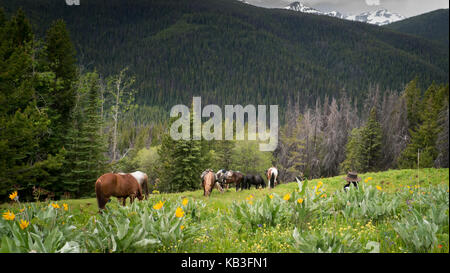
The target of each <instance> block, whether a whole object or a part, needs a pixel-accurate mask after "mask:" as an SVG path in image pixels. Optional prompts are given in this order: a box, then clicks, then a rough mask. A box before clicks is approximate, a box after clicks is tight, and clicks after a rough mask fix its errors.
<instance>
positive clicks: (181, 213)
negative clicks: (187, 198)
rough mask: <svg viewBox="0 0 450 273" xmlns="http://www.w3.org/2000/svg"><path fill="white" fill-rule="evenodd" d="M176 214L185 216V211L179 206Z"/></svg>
mask: <svg viewBox="0 0 450 273" xmlns="http://www.w3.org/2000/svg"><path fill="white" fill-rule="evenodd" d="M175 216H176V217H178V218H180V217H183V216H184V211H183V209H182V208H180V207H178V208H177V210H176V211H175Z"/></svg>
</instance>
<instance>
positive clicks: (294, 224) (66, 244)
mask: <svg viewBox="0 0 450 273" xmlns="http://www.w3.org/2000/svg"><path fill="white" fill-rule="evenodd" d="M362 178H363V179H362V181H361V182H360V183H359V186H358V188H356V187H353V186H352V187H350V188H349V189H348V190H344V189H343V179H342V177H333V178H326V179H315V180H310V181H308V180H305V181H302V182H300V183H297V182H291V183H286V184H281V185H278V186H277V187H275V188H274V189H273V190H270V189H267V188H265V189H250V190H243V191H240V192H236V191H235V189H230V190H228V191H225V193H220V192H218V191H213V193H212V195H211V197H209V198H206V197H203V196H202V192H201V191H194V192H182V193H177V194H164V193H159V192H153V193H152V194H150V195H149V198H148V199H147V200H142V201H135V202H134V203H133V204H130V203H129V202H128V203H127V205H126V206H122V205H120V203H119V202H118V200H117V199H113V200H112V201H111V202H110V203H108V205H107V206H106V210H105V211H104V212H103V213H101V214H100V213H98V208H97V204H96V200H95V199H78V200H59V201H51V200H50V201H47V202H33V203H22V202H21V201H20V193H18V192H17V191H12V192H11V194H10V195H9V198H10V202H9V203H6V204H2V205H1V206H0V211H1V215H2V216H1V219H0V238H1V241H0V252H16V253H17V252H25V253H28V252H45V253H48V252H52V253H53V252H56V253H64V252H77V253H79V252H81V253H95V252H100V253H111V252H151V253H167V252H170V253H184V252H188V253H236V252H242V253H246V252H253V253H322V252H332V253H354V252H357V253H404V252H406V253H426V252H433V253H436V252H444V253H445V252H446V253H448V251H449V178H448V169H423V170H421V171H420V173H419V175H418V173H417V170H396V171H387V172H380V173H367V174H362Z"/></svg>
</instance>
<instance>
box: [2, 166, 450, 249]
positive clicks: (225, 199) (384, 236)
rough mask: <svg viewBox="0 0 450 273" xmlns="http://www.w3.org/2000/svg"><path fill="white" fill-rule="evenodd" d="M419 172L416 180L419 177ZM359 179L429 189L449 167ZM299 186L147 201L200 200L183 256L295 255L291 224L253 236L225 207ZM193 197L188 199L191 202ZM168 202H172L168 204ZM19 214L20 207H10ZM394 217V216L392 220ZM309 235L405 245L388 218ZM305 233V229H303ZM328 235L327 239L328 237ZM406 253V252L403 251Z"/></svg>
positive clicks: (315, 229) (334, 223) (334, 184)
mask: <svg viewBox="0 0 450 273" xmlns="http://www.w3.org/2000/svg"><path fill="white" fill-rule="evenodd" d="M417 174H419V178H418V177H417ZM360 176H361V177H362V181H361V183H365V182H364V179H365V178H368V177H372V178H373V179H372V180H370V181H368V182H367V184H368V185H372V186H381V187H382V188H383V191H386V192H389V193H391V192H395V191H399V190H401V189H402V188H404V187H406V186H414V185H420V188H421V189H423V190H424V191H427V187H428V186H432V185H439V184H443V185H447V186H448V185H449V169H422V170H420V171H419V172H417V170H391V171H386V172H379V173H365V174H361V175H360ZM319 181H322V182H323V187H324V189H325V191H326V193H327V194H328V196H329V198H333V192H335V191H336V190H338V189H341V188H342V186H343V185H344V180H343V179H342V176H338V177H331V178H324V179H315V180H312V181H310V184H309V185H308V187H310V186H315V185H316V184H317V182H319ZM296 188H297V183H295V182H293V183H286V184H281V185H279V186H277V187H276V188H275V189H273V190H269V189H262V190H255V189H251V190H244V191H242V192H237V193H236V192H235V189H230V190H229V191H227V192H225V193H223V194H221V193H219V192H218V191H217V190H214V191H213V193H212V195H211V197H210V198H205V197H203V196H202V193H203V191H201V190H198V191H191V192H182V193H174V194H155V195H152V196H151V197H150V200H149V205H153V204H155V203H157V202H158V201H159V200H169V199H170V200H175V199H179V198H180V197H188V199H191V198H192V199H195V200H202V201H204V202H205V203H206V210H205V211H204V212H203V213H202V215H203V216H202V217H201V219H202V220H201V221H200V222H199V223H195V225H200V227H201V230H200V231H199V232H198V235H196V237H195V238H194V240H193V243H192V244H190V245H189V246H188V247H187V249H186V248H185V249H183V250H181V251H183V252H190V253H216V252H217V253H246V252H256V253H265V252H269V253H278V252H282V253H290V252H298V250H296V249H294V247H293V246H292V244H291V242H292V241H291V240H292V234H293V226H292V225H280V224H279V225H277V226H274V227H271V226H267V227H266V226H261V227H260V228H258V229H256V231H254V232H252V231H250V230H247V229H246V227H245V226H244V228H243V229H240V228H239V227H238V226H234V225H232V224H230V222H229V221H228V220H227V217H228V216H227V215H229V214H228V213H227V210H228V208H229V207H230V206H231V204H232V203H233V202H234V201H237V202H240V201H244V200H245V198H246V197H248V196H249V195H250V194H253V195H254V196H255V199H258V198H262V197H264V196H266V195H267V194H268V193H277V194H278V195H280V196H283V195H284V194H285V193H291V192H293V190H294V189H296ZM192 199H191V200H192ZM64 202H66V203H68V204H69V207H70V211H71V214H72V215H73V217H74V220H75V223H78V224H77V226H78V227H79V228H81V229H83V226H84V225H85V224H86V223H87V221H88V220H89V219H90V217H91V216H93V215H97V204H96V200H95V199H94V198H90V199H78V200H65V201H64ZM169 202H170V201H169ZM117 206H119V204H118V202H117V201H116V200H113V201H112V202H111V203H109V204H108V205H107V208H108V207H109V209H115V208H116V207H117ZM5 209H11V205H10V204H2V205H0V211H2V212H3V211H5ZM12 209H13V210H18V208H17V207H16V208H12ZM394 218H395V219H397V220H398V219H399V218H397V216H394ZM308 219H310V220H306V221H308V223H307V225H308V231H309V234H311V233H312V234H317V235H316V236H319V237H321V236H322V235H325V234H324V232H326V233H328V234H329V233H330V232H332V233H341V232H352V234H354V236H356V238H359V240H360V241H362V242H363V243H364V244H365V243H367V242H369V241H375V242H378V243H379V244H380V251H381V252H383V253H389V252H394V253H399V252H404V251H405V245H404V243H403V242H402V241H401V239H400V238H399V237H398V235H397V233H395V231H394V229H393V225H392V222H391V221H390V220H386V221H380V222H377V221H375V222H372V221H369V220H368V219H360V220H358V219H351V220H345V219H344V218H343V217H341V216H339V215H338V216H337V218H336V216H335V218H334V219H333V218H322V216H318V215H316V216H315V217H314V219H312V218H308ZM186 225H187V226H188V228H189V226H190V225H194V223H189V222H187V223H186ZM303 232H306V231H303ZM328 236H329V235H328ZM437 240H438V243H439V244H440V246H441V247H440V248H438V247H435V248H434V249H432V250H431V252H446V253H448V249H449V242H448V230H447V231H445V230H444V231H443V233H440V234H439V235H438V239H437ZM179 251H180V250H179V249H177V248H176V247H175V248H173V247H169V248H165V247H164V248H162V249H160V250H158V251H157V252H179ZM407 251H409V250H407Z"/></svg>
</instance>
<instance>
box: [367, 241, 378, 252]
mask: <svg viewBox="0 0 450 273" xmlns="http://www.w3.org/2000/svg"><path fill="white" fill-rule="evenodd" d="M365 249H367V250H368V251H369V253H380V243H378V242H374V241H370V242H368V243H367V244H366V247H365Z"/></svg>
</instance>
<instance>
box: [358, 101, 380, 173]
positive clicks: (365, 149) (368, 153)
mask: <svg viewBox="0 0 450 273" xmlns="http://www.w3.org/2000/svg"><path fill="white" fill-rule="evenodd" d="M382 136H383V133H382V129H381V125H380V123H379V122H378V120H377V112H376V109H375V107H373V108H372V109H371V110H370V116H369V119H368V121H367V124H366V126H364V127H363V128H362V130H361V151H360V152H361V155H360V156H361V171H362V172H367V171H376V170H378V168H379V166H380V160H381V156H382V154H381V143H382Z"/></svg>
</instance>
